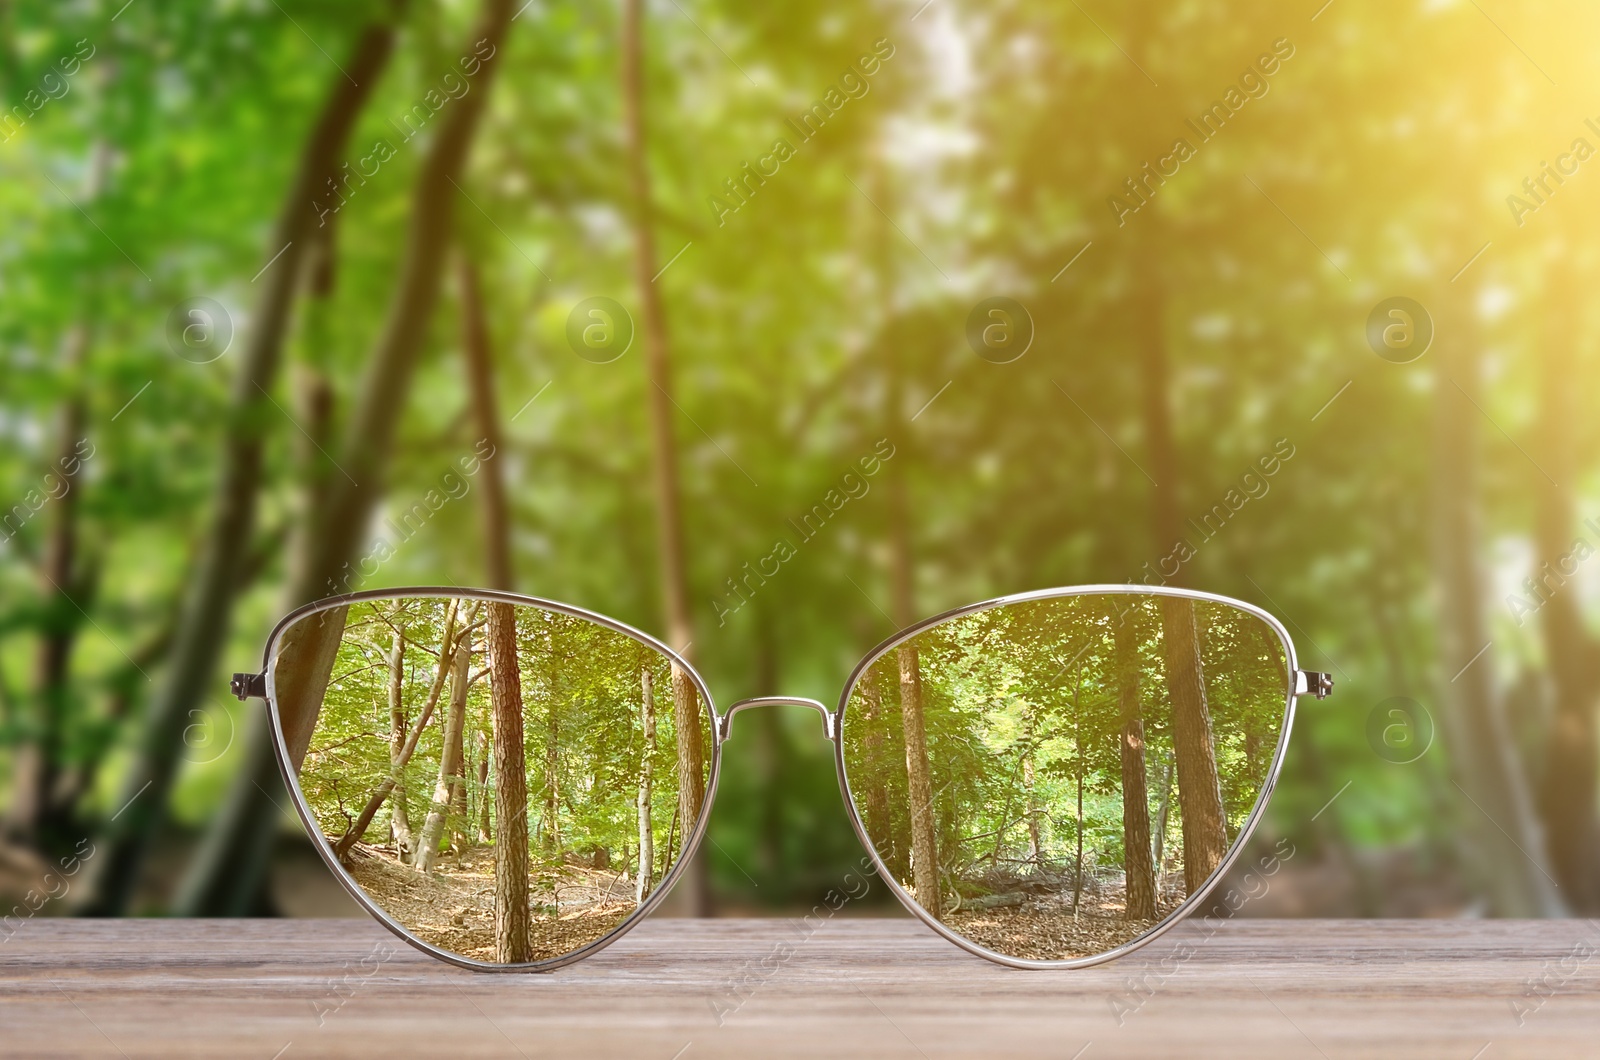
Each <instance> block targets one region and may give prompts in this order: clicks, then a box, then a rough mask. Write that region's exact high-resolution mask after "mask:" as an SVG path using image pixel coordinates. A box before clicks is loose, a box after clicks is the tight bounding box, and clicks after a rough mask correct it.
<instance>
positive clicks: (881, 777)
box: [856, 671, 892, 860]
mask: <svg viewBox="0 0 1600 1060" xmlns="http://www.w3.org/2000/svg"><path fill="white" fill-rule="evenodd" d="M856 689H857V691H858V692H859V693H860V695H861V700H862V702H863V703H864V704H865V705H866V712H867V716H866V718H865V719H864V720H865V721H866V723H867V732H866V736H865V737H864V739H863V741H862V749H863V750H864V751H865V752H866V753H865V756H864V757H865V758H866V760H867V775H866V776H864V777H862V778H861V779H860V783H862V784H864V785H866V786H867V790H866V791H865V792H863V793H862V800H861V816H862V817H863V818H865V820H864V822H863V823H864V824H865V825H866V826H867V834H868V835H869V836H871V837H872V841H873V842H874V843H878V844H882V849H881V850H880V851H879V854H880V855H883V856H884V857H885V860H887V855H888V854H889V853H890V849H889V848H890V844H891V842H892V839H891V837H890V835H889V791H888V788H887V786H886V783H885V778H886V777H888V775H889V774H888V772H887V767H888V763H887V762H885V761H884V757H885V756H884V750H883V730H884V726H885V725H886V724H887V719H886V718H885V716H884V713H883V691H882V689H880V688H879V687H878V682H877V679H876V677H875V675H874V674H873V673H872V672H871V671H868V672H867V673H866V674H865V675H863V676H862V678H861V683H860V684H859V685H857V686H856Z"/></svg>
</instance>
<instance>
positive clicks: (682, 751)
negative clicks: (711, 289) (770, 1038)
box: [622, 0, 710, 916]
mask: <svg viewBox="0 0 1600 1060" xmlns="http://www.w3.org/2000/svg"><path fill="white" fill-rule="evenodd" d="M622 11H623V14H622V107H623V113H624V117H625V120H626V124H627V132H626V135H627V153H628V179H629V187H630V190H631V192H632V198H633V211H634V222H633V225H634V261H633V265H634V286H635V287H636V288H637V289H638V291H639V300H640V303H641V306H642V309H643V315H644V322H643V323H644V353H645V374H646V376H647V377H648V378H649V381H650V392H649V393H648V395H647V400H648V410H649V417H650V429H651V452H652V455H653V457H654V472H655V473H654V479H655V495H656V526H657V532H658V534H659V545H660V553H661V555H660V563H661V587H662V602H663V605H664V607H665V610H666V620H667V641H668V642H669V643H670V644H671V645H672V647H673V648H674V649H676V650H677V651H678V652H679V654H681V655H683V656H684V657H685V658H687V659H689V660H690V661H691V662H692V661H693V657H692V656H691V655H690V654H689V649H690V646H691V645H692V644H693V642H694V629H693V625H692V622H691V620H690V617H689V586H688V574H687V570H686V568H685V565H684V558H683V510H682V491H681V488H680V486H679V484H678V451H677V440H676V437H675V433H674V431H673V426H672V411H673V408H672V405H673V397H672V394H673V390H674V383H673V378H672V358H671V349H670V345H669V341H668V337H667V319H666V312H665V310H664V309H663V307H662V304H661V292H660V289H659V288H658V287H657V286H656V285H655V278H656V249H655V233H654V214H655V211H654V206H653V203H652V199H651V191H650V174H649V139H648V134H647V132H646V126H645V118H644V60H643V50H644V48H643V41H642V35H643V27H642V25H641V23H642V21H643V18H644V14H643V10H642V5H641V2H640V0H623V9H622ZM672 708H673V722H674V728H675V729H676V731H677V746H678V803H679V812H680V813H681V815H682V817H683V828H684V836H685V842H684V848H685V849H687V848H688V842H687V838H688V836H689V835H690V834H692V832H693V829H694V827H695V825H696V824H697V823H698V822H699V820H700V811H701V807H702V805H703V803H704V800H705V789H704V787H703V784H704V782H705V775H704V772H705V756H704V751H703V749H702V747H701V741H702V739H703V735H702V728H701V717H700V714H701V710H700V703H699V697H698V695H696V693H695V688H694V683H693V682H692V681H690V679H689V675H688V674H687V673H684V672H683V671H682V670H680V669H679V668H678V667H676V666H674V667H673V668H672ZM686 868H687V871H686V874H685V878H684V889H685V892H686V893H687V895H688V897H689V906H690V909H691V911H692V912H693V914H694V915H696V916H705V915H707V914H708V913H709V911H710V908H709V907H710V895H709V893H708V891H707V881H706V879H705V874H704V870H703V869H702V868H701V867H700V866H699V865H690V866H687V867H686Z"/></svg>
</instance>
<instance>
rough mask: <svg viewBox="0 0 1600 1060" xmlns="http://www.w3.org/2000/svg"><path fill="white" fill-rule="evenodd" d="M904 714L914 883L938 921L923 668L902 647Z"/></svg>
mask: <svg viewBox="0 0 1600 1060" xmlns="http://www.w3.org/2000/svg"><path fill="white" fill-rule="evenodd" d="M897 652H898V656H899V660H900V714H901V724H902V726H903V727H904V729H905V740H906V793H907V796H908V803H909V806H908V810H909V813H910V817H911V880H912V886H913V887H915V888H916V892H917V904H918V905H920V906H922V908H923V909H925V910H927V911H928V914H929V915H930V916H933V917H938V916H939V915H940V914H942V913H943V911H944V905H943V901H942V899H941V896H940V894H939V846H938V830H937V828H936V822H935V820H934V811H933V779H932V777H931V775H930V773H929V769H928V737H927V733H926V732H925V731H924V730H923V724H922V720H923V719H922V666H921V662H920V660H919V659H918V658H917V649H916V647H915V646H913V645H911V644H902V645H901V646H900V647H899V648H898V649H897Z"/></svg>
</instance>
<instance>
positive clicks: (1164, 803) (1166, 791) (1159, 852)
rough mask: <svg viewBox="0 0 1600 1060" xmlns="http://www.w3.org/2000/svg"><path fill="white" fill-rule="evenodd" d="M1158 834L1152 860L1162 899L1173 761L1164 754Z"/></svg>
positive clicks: (1157, 897) (1157, 817)
mask: <svg viewBox="0 0 1600 1060" xmlns="http://www.w3.org/2000/svg"><path fill="white" fill-rule="evenodd" d="M1156 807H1157V808H1156V834H1155V842H1154V844H1153V847H1154V851H1153V853H1152V855H1151V858H1150V862H1151V864H1152V865H1153V866H1154V867H1155V873H1156V900H1157V901H1158V902H1159V901H1160V900H1161V884H1162V881H1163V880H1164V879H1165V877H1166V873H1167V870H1166V866H1165V859H1166V856H1167V849H1166V848H1167V821H1168V819H1169V818H1170V816H1171V814H1172V762H1171V761H1170V760H1168V759H1167V758H1166V756H1164V755H1163V756H1162V759H1161V798H1160V801H1158V802H1157V803H1156Z"/></svg>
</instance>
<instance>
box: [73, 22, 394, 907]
mask: <svg viewBox="0 0 1600 1060" xmlns="http://www.w3.org/2000/svg"><path fill="white" fill-rule="evenodd" d="M396 17H397V16H396ZM394 37H395V30H394V26H393V25H392V23H391V21H390V20H389V19H384V20H383V21H381V22H375V23H373V24H371V25H369V26H367V27H366V28H365V29H364V30H363V31H362V33H361V36H360V38H359V39H358V40H357V42H356V47H355V52H354V54H353V55H352V56H351V58H349V59H348V60H346V62H345V63H344V65H343V67H342V68H341V70H340V71H339V73H338V74H337V75H336V76H335V77H334V78H333V80H332V86H333V87H332V89H331V91H330V92H329V96H328V100H327V102H326V103H325V104H324V105H323V109H322V113H321V115H320V116H319V117H318V119H317V123H316V126H315V127H314V128H313V130H312V133H311V136H310V139H309V140H308V141H307V142H306V145H305V148H304V150H303V151H302V153H301V157H300V166H299V169H298V170H297V172H296V174H295V178H294V183H293V184H292V185H291V186H290V188H289V193H288V195H287V196H285V199H284V206H283V212H282V214H281V215H280V216H279V219H278V223H277V225H276V227H275V228H274V229H273V233H272V237H271V239H270V240H269V242H268V244H267V249H266V253H267V254H268V255H269V256H270V255H274V254H279V253H280V251H281V257H279V258H278V260H277V261H276V262H274V263H273V265H272V266H271V267H270V268H268V269H267V270H266V272H265V274H264V275H262V277H261V300H260V302H259V303H258V305H257V308H256V310H255V312H254V313H253V314H252V321H253V326H252V329H251V335H250V338H249V340H248V342H247V344H246V346H245V349H244V351H243V358H242V361H243V363H242V364H241V365H240V368H239V372H238V374H237V376H236V377H235V380H234V386H233V391H232V395H231V397H230V399H229V413H228V415H227V416H225V417H224V418H223V422H224V425H225V426H224V437H223V441H222V456H221V465H222V469H221V472H220V474H219V475H218V477H217V485H216V492H215V497H214V500H213V508H212V517H211V523H210V525H209V527H208V528H207V530H206V533H205V537H204V539H203V541H202V543H201V545H200V547H199V550H198V558H197V561H196V564H195V567H194V576H193V578H192V579H191V581H190V583H189V591H188V594H187V596H186V598H185V601H184V605H183V614H182V618H181V620H180V621H179V623H178V631H177V635H176V638H175V640H174V642H173V648H172V654H171V656H170V658H169V659H168V660H167V664H166V676H165V678H164V680H163V684H162V686H161V688H160V691H159V692H158V693H157V695H156V697H155V698H154V699H153V700H152V701H151V703H150V705H149V707H148V710H147V712H146V718H145V724H144V734H143V737H142V740H141V744H140V747H139V749H138V751H137V754H136V757H135V759H134V761H133V763H132V764H131V767H130V768H129V769H128V771H127V774H126V776H125V777H124V782H123V785H122V788H121V793H120V797H119V798H118V800H117V805H118V806H120V807H122V809H121V810H119V811H118V816H117V819H116V820H115V821H110V822H108V823H107V825H106V828H105V834H104V836H103V837H102V839H101V841H100V842H99V844H98V848H99V849H100V851H101V853H100V854H99V856H98V857H96V858H95V859H94V860H93V862H92V863H91V864H90V865H89V866H87V871H88V877H87V878H86V880H85V887H84V889H83V893H84V894H85V895H86V896H88V898H87V902H86V904H85V906H84V910H85V911H86V912H89V913H92V914H98V915H103V916H116V915H119V914H121V913H123V912H124V911H125V910H126V909H127V904H128V900H129V898H130V897H131V896H132V894H133V890H134V888H135V887H136V886H137V884H138V882H139V879H140V876H141V872H140V870H141V867H142V864H143V860H144V854H145V851H146V850H147V848H148V846H149V844H150V841H151V839H152V838H153V837H154V835H155V832H156V829H157V828H158V827H159V825H160V824H161V822H162V821H163V820H164V819H165V816H166V806H167V796H168V794H169V792H170V790H171V787H172V780H173V776H174V774H175V772H176V767H177V764H178V757H179V753H180V751H181V749H182V747H183V740H182V736H183V730H184V728H185V727H186V726H187V725H188V724H189V722H190V716H191V712H192V711H194V710H196V709H198V707H199V704H200V703H201V702H202V701H203V700H204V699H206V698H207V697H209V696H210V695H211V694H212V693H213V691H214V689H215V685H214V683H213V682H214V680H215V674H214V670H215V669H216V661H217V656H218V654H219V653H220V652H221V650H222V646H223V644H224V643H225V641H226V639H227V635H228V625H229V623H228V619H229V617H230V615H231V613H232V610H233V601H234V596H235V594H236V592H237V591H238V585H239V572H240V569H241V566H242V565H243V563H244V562H245V560H246V558H247V555H248V552H249V549H250V547H251V539H252V536H253V528H254V525H255V502H256V493H257V491H258V490H259V488H260V483H261V464H262V448H263V443H264V441H265V436H266V434H267V431H268V427H269V425H271V426H273V427H275V426H276V424H277V422H278V421H277V420H276V419H274V418H273V415H274V414H273V410H272V408H271V403H270V402H269V401H268V399H267V396H266V395H267V392H269V391H270V390H271V389H272V387H273V384H274V381H275V380H276V378H277V373H278V363H279V360H280V355H281V353H282V349H283V339H284V335H285V333H286V332H287V331H288V327H289V320H290V316H291V309H292V305H293V301H294V293H295V288H296V285H297V283H298V281H299V277H300V258H301V254H302V252H303V251H304V249H305V248H306V246H307V245H308V244H309V242H310V233H311V232H312V231H313V230H314V228H315V227H316V225H317V214H316V211H315V209H314V208H313V207H312V200H313V199H315V198H316V197H317V194H318V193H319V192H320V190H321V189H322V188H323V187H324V186H325V185H326V183H327V181H328V180H329V179H331V178H332V177H333V176H334V174H335V173H336V171H337V169H338V166H339V159H340V158H341V157H343V155H344V153H345V145H346V143H347V142H348V141H349V138H350V131H351V129H352V128H353V127H354V126H355V123H356V119H357V118H358V117H359V116H360V113H361V109H362V107H363V105H364V104H365V102H366V99H367V96H368V94H369V93H370V92H371V90H372V87H373V86H374V85H375V84H376V83H377V81H378V79H379V77H380V76H381V75H382V73H383V70H384V68H385V67H386V66H387V65H388V62H389V56H390V53H391V52H392V50H393V47H394ZM259 734H260V736H261V737H262V738H261V739H258V742H257V747H258V748H259V749H258V750H257V752H256V754H255V755H254V759H255V760H254V761H253V762H252V763H250V764H249V765H247V768H246V773H251V772H254V773H256V774H262V773H265V774H266V775H267V777H268V783H269V784H274V785H277V787H278V790H280V791H281V790H282V782H281V780H279V779H278V778H277V770H276V768H275V767H274V765H273V763H272V760H271V758H272V756H271V754H270V753H263V752H268V751H269V745H268V744H267V743H266V740H265V736H266V733H265V730H264V728H263V729H261V730H260V732H259ZM252 767H254V768H252ZM273 820H274V821H275V820H276V818H275V816H274V818H273ZM275 833H276V830H275V829H274V828H272V827H271V826H270V825H269V827H268V828H267V829H266V830H265V834H264V835H263V836H261V837H259V838H258V839H256V845H257V846H258V847H260V848H262V849H264V848H265V846H266V845H267V844H269V843H270V841H271V838H272V836H273V835H275ZM260 860H261V861H262V862H263V863H264V860H265V859H264V857H263V858H260ZM223 865H226V871H228V872H230V873H242V872H247V871H250V872H255V873H257V874H258V875H259V873H260V872H261V866H260V865H257V864H251V863H249V860H248V859H247V858H245V857H244V856H239V857H237V858H236V859H235V860H232V861H226V860H221V861H219V870H220V869H221V868H222V866H223ZM253 897H254V895H252V898H253ZM249 904H250V903H249V902H246V903H242V904H239V905H237V906H235V907H236V908H249Z"/></svg>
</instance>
